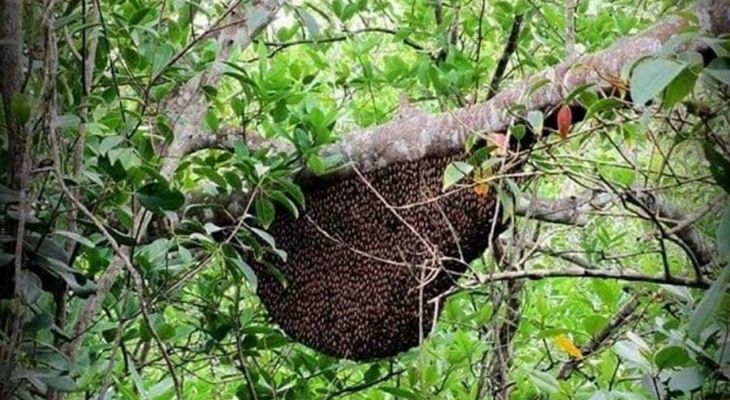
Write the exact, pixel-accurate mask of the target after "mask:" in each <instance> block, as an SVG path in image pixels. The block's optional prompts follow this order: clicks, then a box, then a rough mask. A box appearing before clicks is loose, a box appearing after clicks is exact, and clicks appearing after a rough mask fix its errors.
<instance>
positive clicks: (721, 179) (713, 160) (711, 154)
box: [702, 142, 730, 193]
mask: <svg viewBox="0 0 730 400" xmlns="http://www.w3.org/2000/svg"><path fill="white" fill-rule="evenodd" d="M702 148H703V149H704V150H705V158H707V161H709V162H710V173H711V174H712V177H713V178H714V179H715V182H717V184H718V185H720V187H721V188H722V189H723V190H724V191H725V192H727V193H730V162H728V160H726V159H725V157H723V156H722V154H720V153H719V152H718V151H717V150H715V148H714V147H713V146H712V144H710V143H708V142H704V143H703V144H702Z"/></svg>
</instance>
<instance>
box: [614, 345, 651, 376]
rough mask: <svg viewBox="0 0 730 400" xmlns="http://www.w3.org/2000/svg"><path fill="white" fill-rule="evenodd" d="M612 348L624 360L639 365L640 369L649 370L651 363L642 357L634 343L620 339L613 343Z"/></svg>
mask: <svg viewBox="0 0 730 400" xmlns="http://www.w3.org/2000/svg"><path fill="white" fill-rule="evenodd" d="M613 349H614V351H615V352H616V354H618V356H619V357H621V359H623V360H624V361H625V362H627V363H629V364H632V365H634V366H636V367H639V368H640V369H641V370H642V371H645V372H646V371H651V363H649V360H647V359H646V357H644V355H643V354H642V353H641V349H640V348H639V346H638V345H636V343H634V342H631V341H629V340H620V341H618V342H616V344H614V346H613Z"/></svg>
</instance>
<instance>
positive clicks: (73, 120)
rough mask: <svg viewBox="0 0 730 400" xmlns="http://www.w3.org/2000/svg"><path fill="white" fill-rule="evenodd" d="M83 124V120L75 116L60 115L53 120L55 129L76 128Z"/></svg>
mask: <svg viewBox="0 0 730 400" xmlns="http://www.w3.org/2000/svg"><path fill="white" fill-rule="evenodd" d="M80 124H81V118H79V117H78V116H76V115H73V114H64V115H59V116H57V117H56V118H54V119H53V126H54V127H55V128H59V129H64V128H76V127H78V126H79V125H80Z"/></svg>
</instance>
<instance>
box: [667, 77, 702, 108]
mask: <svg viewBox="0 0 730 400" xmlns="http://www.w3.org/2000/svg"><path fill="white" fill-rule="evenodd" d="M698 77H699V76H698V75H697V74H696V73H694V72H693V71H692V69H690V68H687V69H685V70H684V71H682V73H680V74H679V75H678V76H677V77H676V78H674V80H673V81H672V83H670V84H669V86H667V89H666V90H665V91H664V103H663V104H662V106H663V107H664V108H671V107H673V106H674V105H676V104H677V103H679V102H680V101H682V100H684V98H685V97H687V95H689V94H690V93H692V90H694V88H695V83H696V82H697V78H698Z"/></svg>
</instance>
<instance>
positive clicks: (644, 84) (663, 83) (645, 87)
mask: <svg viewBox="0 0 730 400" xmlns="http://www.w3.org/2000/svg"><path fill="white" fill-rule="evenodd" d="M686 67H687V65H686V64H680V63H678V62H676V61H672V60H666V59H662V58H652V59H648V60H644V61H640V62H639V65H638V66H636V67H635V68H634V70H633V72H632V74H631V80H630V86H631V98H632V99H633V101H634V103H636V104H644V103H646V102H647V101H649V100H651V99H652V98H654V97H655V96H656V95H658V94H659V93H660V92H661V91H662V90H664V89H665V88H666V87H667V85H669V84H670V83H671V82H672V81H673V80H674V78H676V77H677V76H678V75H679V74H680V73H682V71H684V69H685V68H686Z"/></svg>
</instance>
